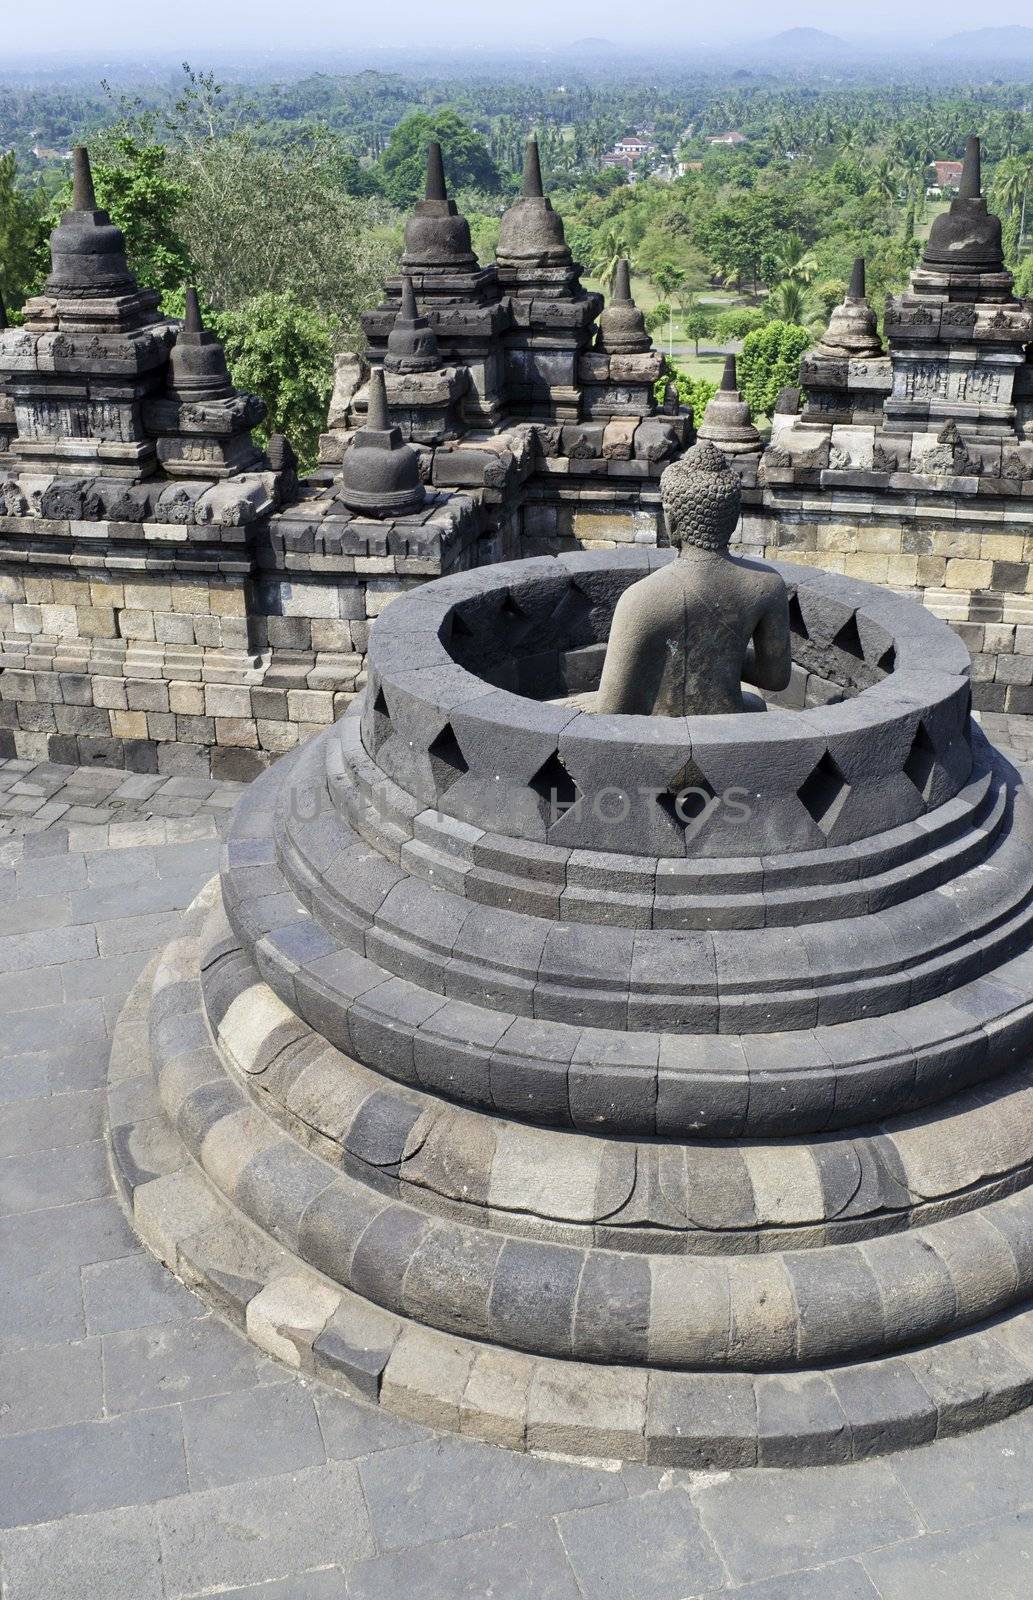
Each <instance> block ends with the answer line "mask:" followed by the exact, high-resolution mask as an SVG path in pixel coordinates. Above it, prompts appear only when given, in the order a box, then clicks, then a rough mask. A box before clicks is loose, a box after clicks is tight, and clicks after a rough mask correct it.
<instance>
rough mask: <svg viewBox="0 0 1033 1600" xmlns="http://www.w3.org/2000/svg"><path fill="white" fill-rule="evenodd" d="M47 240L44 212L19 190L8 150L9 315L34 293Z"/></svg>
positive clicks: (0, 269)
mask: <svg viewBox="0 0 1033 1600" xmlns="http://www.w3.org/2000/svg"><path fill="white" fill-rule="evenodd" d="M44 238H45V231H44V224H43V215H42V208H41V207H40V206H39V204H38V203H36V202H35V201H34V200H33V199H32V198H30V197H29V196H27V195H25V194H23V193H22V191H21V190H20V189H19V188H18V185H17V167H16V163H15V159H14V152H13V150H9V151H8V152H7V153H6V155H2V156H0V295H2V296H3V301H4V305H5V306H6V307H7V310H8V312H14V311H17V310H18V308H19V307H20V306H21V304H22V302H23V301H24V299H25V297H26V296H27V295H28V294H29V293H30V292H31V289H32V286H33V280H34V279H35V277H36V275H37V267H38V260H39V255H40V249H41V246H42V244H43V241H44Z"/></svg>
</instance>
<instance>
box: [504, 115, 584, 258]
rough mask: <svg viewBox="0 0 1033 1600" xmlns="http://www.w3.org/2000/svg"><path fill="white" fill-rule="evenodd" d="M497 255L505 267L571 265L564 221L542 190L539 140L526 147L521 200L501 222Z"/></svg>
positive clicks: (532, 139)
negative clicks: (528, 264) (529, 264)
mask: <svg viewBox="0 0 1033 1600" xmlns="http://www.w3.org/2000/svg"><path fill="white" fill-rule="evenodd" d="M495 255H496V258H497V260H498V261H499V263H500V265H503V266H510V265H512V266H520V265H523V264H525V263H527V262H533V263H536V264H539V265H542V266H558V267H566V266H570V265H571V254H570V249H569V246H568V245H567V240H566V236H565V234H564V232H563V219H562V217H561V216H560V215H559V213H558V212H556V211H554V210H553V208H552V201H551V200H549V199H548V198H547V196H546V195H545V193H544V190H543V188H542V167H541V160H540V158H539V154H538V141H537V139H534V138H531V139H528V141H527V144H526V146H525V147H524V178H523V184H522V186H521V190H520V196H519V198H518V199H516V200H514V202H513V204H512V205H511V206H510V207H509V209H508V211H507V212H506V213H505V215H504V216H503V218H502V226H501V228H500V230H499V242H498V247H497V249H496V251H495Z"/></svg>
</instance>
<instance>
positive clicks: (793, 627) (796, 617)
mask: <svg viewBox="0 0 1033 1600" xmlns="http://www.w3.org/2000/svg"><path fill="white" fill-rule="evenodd" d="M789 628H790V631H791V632H792V633H795V634H798V635H799V637H800V638H801V639H809V638H810V636H811V635H810V630H809V628H808V627H807V623H806V620H805V619H804V614H803V610H802V608H801V606H800V596H799V595H798V594H795V593H794V594H791V595H790V596H789Z"/></svg>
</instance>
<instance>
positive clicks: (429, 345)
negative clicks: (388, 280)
mask: <svg viewBox="0 0 1033 1600" xmlns="http://www.w3.org/2000/svg"><path fill="white" fill-rule="evenodd" d="M440 365H441V356H440V354H439V352H438V341H437V338H436V337H435V334H434V329H433V328H432V327H431V325H430V323H429V322H428V321H427V318H426V317H421V316H420V312H419V307H418V306H417V304H416V291H415V289H414V288H413V282H412V278H411V277H410V276H409V274H408V273H407V272H405V273H403V274H402V304H401V307H400V309H399V311H398V315H397V316H396V317H395V320H394V323H393V325H392V328H391V332H390V333H389V334H388V336H387V353H386V355H385V356H384V366H385V367H386V368H387V370H388V372H432V371H434V370H435V369H436V368H437V367H440Z"/></svg>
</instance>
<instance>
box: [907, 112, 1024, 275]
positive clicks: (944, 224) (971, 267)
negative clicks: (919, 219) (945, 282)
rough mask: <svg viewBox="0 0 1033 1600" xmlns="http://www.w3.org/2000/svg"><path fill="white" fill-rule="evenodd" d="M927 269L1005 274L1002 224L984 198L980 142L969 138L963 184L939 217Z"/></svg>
mask: <svg viewBox="0 0 1033 1600" xmlns="http://www.w3.org/2000/svg"><path fill="white" fill-rule="evenodd" d="M922 265H923V267H930V268H933V269H934V270H935V269H939V270H941V271H942V270H943V269H944V268H949V269H950V270H952V271H955V272H965V273H983V272H1003V271H1004V251H1003V248H1002V244H1001V221H1000V218H999V217H995V216H994V215H993V214H992V212H989V211H988V210H987V208H986V201H985V200H984V198H983V191H982V176H981V156H980V145H979V140H978V138H977V137H976V135H975V134H971V135H970V136H969V140H968V143H967V145H966V147H965V164H964V167H963V168H962V174H961V185H960V188H959V190H958V193H957V194H956V195H955V197H954V199H953V200H952V201H951V203H950V209H949V210H947V211H944V212H942V213H941V215H940V216H938V217H936V218H935V220H934V222H933V225H932V228H931V229H930V232H929V240H928V243H927V244H926V247H925V252H924V254H923V256H922Z"/></svg>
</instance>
